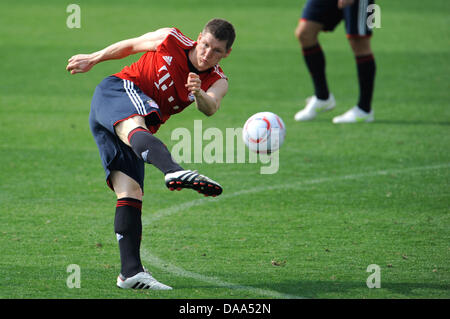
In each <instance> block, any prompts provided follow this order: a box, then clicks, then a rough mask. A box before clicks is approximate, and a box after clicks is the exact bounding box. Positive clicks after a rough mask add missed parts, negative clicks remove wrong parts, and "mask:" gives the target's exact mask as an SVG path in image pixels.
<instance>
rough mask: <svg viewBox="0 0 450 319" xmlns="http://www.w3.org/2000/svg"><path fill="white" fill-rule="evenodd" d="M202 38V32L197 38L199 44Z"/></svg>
mask: <svg viewBox="0 0 450 319" xmlns="http://www.w3.org/2000/svg"><path fill="white" fill-rule="evenodd" d="M201 38H202V33H201V32H200V33H199V34H198V37H197V42H199V41H200V39H201Z"/></svg>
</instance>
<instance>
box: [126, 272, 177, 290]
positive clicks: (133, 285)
mask: <svg viewBox="0 0 450 319" xmlns="http://www.w3.org/2000/svg"><path fill="white" fill-rule="evenodd" d="M117 287H119V288H123V289H151V290H172V287H169V286H167V285H164V284H162V283H160V282H159V281H157V280H156V279H155V278H153V277H152V275H151V274H150V273H149V272H148V271H147V270H146V269H144V271H143V272H140V273H137V274H136V275H134V276H133V277H130V278H125V277H124V276H122V274H120V275H119V277H117Z"/></svg>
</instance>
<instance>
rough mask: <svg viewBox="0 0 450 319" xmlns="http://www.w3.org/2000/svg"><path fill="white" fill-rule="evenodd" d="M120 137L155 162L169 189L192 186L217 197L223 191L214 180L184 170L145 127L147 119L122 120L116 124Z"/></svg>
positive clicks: (140, 155) (147, 160)
mask: <svg viewBox="0 0 450 319" xmlns="http://www.w3.org/2000/svg"><path fill="white" fill-rule="evenodd" d="M115 130H116V133H117V135H118V136H119V138H120V139H121V140H122V141H123V142H124V143H125V144H127V145H128V146H130V147H131V148H132V149H133V151H134V152H135V153H136V155H137V156H138V157H139V158H141V159H142V160H143V161H144V162H146V163H149V164H153V165H154V166H156V167H157V168H158V169H159V170H160V171H161V172H163V174H164V175H165V183H166V186H167V187H168V188H169V189H170V190H181V189H183V188H191V189H193V190H196V191H198V192H199V193H201V194H204V195H205V196H217V195H220V194H221V193H222V186H221V185H220V184H219V183H217V182H215V181H213V180H212V179H210V178H208V177H206V176H204V175H201V174H199V173H197V172H196V171H190V170H184V169H183V168H182V167H181V166H180V165H178V163H176V162H175V161H174V160H173V158H172V155H171V154H170V152H169V150H168V149H167V147H166V146H165V145H164V144H163V143H162V142H161V140H159V139H158V138H157V137H155V136H154V135H153V134H152V133H151V132H150V131H148V130H147V129H146V128H145V120H144V118H143V117H141V116H135V117H132V118H130V119H127V120H125V121H122V122H120V123H119V124H117V125H116V127H115Z"/></svg>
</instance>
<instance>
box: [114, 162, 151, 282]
mask: <svg viewBox="0 0 450 319" xmlns="http://www.w3.org/2000/svg"><path fill="white" fill-rule="evenodd" d="M110 181H111V184H112V186H113V188H114V191H115V193H116V195H117V205H116V215H115V219H114V231H115V233H116V236H117V241H118V242H119V250H120V261H121V271H120V273H121V274H122V275H123V276H124V277H125V278H129V277H132V276H134V275H136V274H137V273H139V272H142V271H144V268H143V266H142V263H141V257H140V247H141V239H142V220H141V215H142V213H141V210H142V190H141V187H140V186H139V184H138V183H137V182H136V181H135V180H133V179H132V178H131V177H129V176H127V175H125V174H124V173H122V172H120V171H112V172H111V175H110Z"/></svg>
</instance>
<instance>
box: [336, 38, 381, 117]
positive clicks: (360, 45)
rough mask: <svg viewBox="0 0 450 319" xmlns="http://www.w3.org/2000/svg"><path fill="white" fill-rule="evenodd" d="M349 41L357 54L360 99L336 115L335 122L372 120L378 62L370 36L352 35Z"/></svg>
mask: <svg viewBox="0 0 450 319" xmlns="http://www.w3.org/2000/svg"><path fill="white" fill-rule="evenodd" d="M349 42H350V46H351V47H352V50H353V53H354V55H355V60H356V67H357V71H358V83H359V100H358V103H357V105H356V106H355V107H353V108H352V109H350V110H349V111H347V112H346V113H344V114H342V115H340V116H337V117H335V118H334V119H333V123H355V122H372V121H373V120H374V114H373V110H372V96H373V90H374V83H375V72H376V64H375V58H374V55H373V52H372V49H371V46H370V37H350V38H349Z"/></svg>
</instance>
